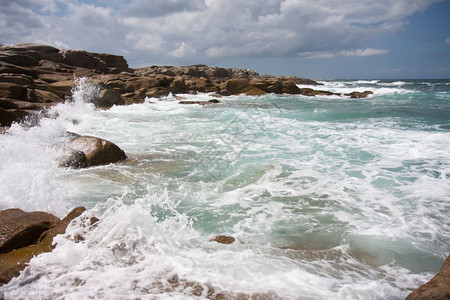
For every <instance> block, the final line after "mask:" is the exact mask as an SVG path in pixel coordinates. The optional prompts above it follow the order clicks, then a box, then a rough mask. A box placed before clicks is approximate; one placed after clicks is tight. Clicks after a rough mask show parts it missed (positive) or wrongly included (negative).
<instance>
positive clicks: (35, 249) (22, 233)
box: [0, 207, 85, 285]
mask: <svg viewBox="0 0 450 300" xmlns="http://www.w3.org/2000/svg"><path fill="white" fill-rule="evenodd" d="M84 211H85V208H84V207H77V208H75V209H73V210H72V211H71V212H70V213H69V214H68V215H67V216H66V217H65V218H64V219H62V220H60V219H58V218H57V217H55V216H52V215H50V214H48V213H45V212H30V213H28V212H24V211H22V210H19V209H7V210H4V211H0V224H2V228H1V229H0V240H1V241H2V244H6V245H8V247H6V248H3V250H2V251H1V253H0V285H3V284H6V283H8V282H9V281H11V279H12V278H14V277H16V276H18V275H19V274H20V272H21V271H22V270H23V269H24V268H25V267H26V265H27V263H28V262H29V261H30V260H31V259H32V258H33V257H34V256H36V255H39V254H41V253H44V252H49V251H52V250H53V248H54V247H55V245H54V244H53V238H54V237H55V236H57V235H58V234H63V233H64V232H65V231H66V228H67V226H68V225H69V223H70V222H71V221H72V220H73V219H75V218H76V217H78V216H80V215H81V214H82V213H83V212H84ZM18 218H20V219H18ZM5 228H6V229H5ZM31 233H32V234H31ZM36 236H37V238H36ZM17 241H20V242H19V243H17Z"/></svg>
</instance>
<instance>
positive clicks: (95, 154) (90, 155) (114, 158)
mask: <svg viewBox="0 0 450 300" xmlns="http://www.w3.org/2000/svg"><path fill="white" fill-rule="evenodd" d="M66 147H67V148H69V149H71V151H73V152H72V153H73V155H74V156H72V159H69V162H73V163H74V164H73V165H70V164H69V165H70V166H71V167H76V166H77V165H81V166H98V165H105V164H110V163H115V162H118V161H121V160H124V159H126V158H127V156H126V155H125V152H124V151H123V150H122V149H120V148H119V146H117V145H116V144H114V143H112V142H110V141H107V140H104V139H101V138H97V137H93V136H78V137H75V138H73V139H71V140H70V141H69V142H68V143H67V145H66ZM77 152H82V153H84V155H85V157H86V161H87V163H86V164H85V163H84V159H83V158H82V156H81V153H77ZM66 161H67V160H66Z"/></svg>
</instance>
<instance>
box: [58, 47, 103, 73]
mask: <svg viewBox="0 0 450 300" xmlns="http://www.w3.org/2000/svg"><path fill="white" fill-rule="evenodd" d="M59 52H60V53H61V55H62V62H63V63H64V64H67V65H70V66H76V67H82V68H85V69H94V70H95V71H99V72H105V71H106V70H107V69H108V67H107V65H106V64H105V62H103V61H102V60H100V59H99V58H97V57H94V56H92V55H91V54H90V53H89V52H86V51H84V50H61V51H59Z"/></svg>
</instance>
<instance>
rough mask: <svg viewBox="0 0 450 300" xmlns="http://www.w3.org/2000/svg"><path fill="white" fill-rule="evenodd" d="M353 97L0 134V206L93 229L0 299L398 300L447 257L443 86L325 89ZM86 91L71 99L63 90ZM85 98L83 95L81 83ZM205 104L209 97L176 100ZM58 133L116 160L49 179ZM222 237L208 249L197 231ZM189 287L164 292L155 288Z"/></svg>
mask: <svg viewBox="0 0 450 300" xmlns="http://www.w3.org/2000/svg"><path fill="white" fill-rule="evenodd" d="M323 83H324V84H325V85H324V86H323V87H320V89H324V90H330V91H333V92H350V91H353V90H357V91H364V90H372V91H374V95H372V96H370V97H369V98H367V99H347V98H344V97H338V96H332V97H312V98H310V97H305V96H288V95H282V96H277V95H267V96H261V97H248V96H238V97H224V98H222V99H221V102H220V103H218V104H214V105H210V106H203V107H202V106H198V105H180V104H178V103H177V101H174V98H173V97H171V96H169V97H167V98H163V99H160V100H159V99H148V100H147V101H146V102H145V103H143V104H136V105H131V106H120V107H113V108H112V109H110V110H108V111H103V110H96V109H94V108H93V106H92V105H91V104H88V103H84V101H83V97H85V94H84V93H82V92H80V93H79V94H76V95H75V99H74V100H75V101H74V102H73V103H66V104H64V105H59V106H57V107H54V108H53V111H52V114H53V115H54V116H56V117H55V118H48V119H43V120H41V123H40V125H39V126H37V127H32V128H27V127H25V126H19V125H13V126H12V127H11V129H10V130H9V131H8V133H7V134H5V135H0V153H1V156H2V157H3V158H5V159H3V160H2V162H0V167H1V168H0V182H1V184H0V193H1V194H2V199H0V209H5V208H9V207H20V208H22V209H25V210H45V211H49V212H52V213H55V214H57V215H58V216H63V215H65V214H66V213H67V212H68V211H69V210H70V209H71V208H73V207H75V206H78V205H83V206H86V207H87V208H88V212H87V215H96V216H97V217H99V218H100V219H101V222H100V223H99V225H98V227H96V228H94V229H93V230H91V231H88V232H86V233H85V234H86V239H85V240H84V241H83V242H80V243H75V242H74V241H73V239H71V236H73V235H75V234H77V233H78V232H79V231H80V230H81V229H79V227H78V226H73V227H71V228H70V230H69V234H67V235H66V236H65V237H63V236H61V237H59V239H58V246H57V247H56V249H55V250H54V251H53V252H52V253H47V254H43V255H40V256H39V257H37V258H35V259H33V260H32V261H31V264H30V267H28V268H27V270H26V271H25V272H23V273H22V275H21V276H20V277H19V278H18V279H15V280H13V281H12V282H11V283H10V284H8V285H6V286H3V287H2V288H0V293H3V294H4V296H5V298H7V299H16V298H30V299H33V298H45V299H48V298H50V299H52V298H53V299H81V298H89V297H91V298H96V299H124V298H125V299H136V298H142V299H166V298H171V299H173V298H179V299H186V298H189V297H192V298H196V297H200V298H202V297H207V293H206V290H207V288H206V287H207V286H209V287H213V289H214V291H215V292H217V293H218V292H228V293H231V295H236V294H237V293H245V294H256V293H260V294H261V293H262V294H266V295H272V296H273V295H277V296H278V297H280V298H283V299H403V298H405V296H406V295H407V294H408V293H409V292H410V290H411V289H413V288H415V287H417V286H418V285H420V284H422V283H424V282H425V281H427V280H429V279H430V278H431V277H432V276H433V274H434V273H436V272H437V271H438V270H439V268H440V266H441V264H442V262H443V261H444V259H445V258H446V256H447V255H448V254H449V252H450V248H449V244H450V233H449V232H450V226H449V223H448V220H449V214H450V157H449V155H448V153H449V149H450V93H449V91H450V84H449V81H424V80H422V81H382V80H373V81H332V82H331V81H329V82H323ZM81 90H82V91H86V89H84V90H83V89H81ZM87 92H89V89H87ZM185 97H189V98H192V99H195V100H208V99H210V97H211V96H209V95H197V96H187V95H186V96H185ZM66 131H71V132H76V133H79V134H87V135H93V136H98V137H102V138H105V139H108V140H110V141H112V142H114V143H116V144H117V145H119V146H120V147H121V148H122V149H123V150H124V151H125V152H126V153H127V155H128V157H129V159H128V160H127V161H125V162H122V163H118V164H113V165H107V166H101V167H94V168H89V169H84V170H72V169H61V168H58V167H57V165H58V162H57V157H58V155H60V154H61V153H58V152H60V151H59V150H58V148H57V147H55V146H54V145H55V144H57V143H58V142H60V141H62V140H63V139H64V138H65V133H66ZM219 234H226V235H231V236H234V237H235V238H236V239H237V242H236V243H234V244H231V245H221V244H217V243H214V242H210V241H209V240H210V239H211V238H212V237H214V236H215V235H219ZM174 276H178V278H179V280H181V281H185V282H186V281H189V282H196V283H198V284H200V285H202V286H203V287H205V289H204V292H203V294H202V295H201V296H198V294H196V292H195V291H193V288H192V286H189V285H178V286H177V287H174V285H173V284H171V282H172V281H171V280H172V278H173V277H174Z"/></svg>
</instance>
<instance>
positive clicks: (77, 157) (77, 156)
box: [58, 150, 89, 169]
mask: <svg viewBox="0 0 450 300" xmlns="http://www.w3.org/2000/svg"><path fill="white" fill-rule="evenodd" d="M58 167H61V168H75V169H81V168H87V167H89V161H88V159H87V158H86V155H85V154H84V152H83V151H75V150H72V151H70V152H69V153H68V154H66V155H64V156H63V157H61V158H60V159H59V164H58Z"/></svg>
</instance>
